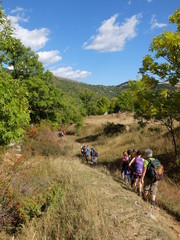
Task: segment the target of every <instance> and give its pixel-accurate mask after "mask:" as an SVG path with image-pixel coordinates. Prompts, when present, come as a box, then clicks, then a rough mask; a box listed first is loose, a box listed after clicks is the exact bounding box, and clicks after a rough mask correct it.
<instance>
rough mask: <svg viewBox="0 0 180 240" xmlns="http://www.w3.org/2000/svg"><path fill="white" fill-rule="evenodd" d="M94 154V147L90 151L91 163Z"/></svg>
mask: <svg viewBox="0 0 180 240" xmlns="http://www.w3.org/2000/svg"><path fill="white" fill-rule="evenodd" d="M93 152H94V149H93V147H91V150H90V156H91V161H92V160H93Z"/></svg>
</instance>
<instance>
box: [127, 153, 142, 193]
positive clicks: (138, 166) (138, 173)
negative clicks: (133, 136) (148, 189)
mask: <svg viewBox="0 0 180 240" xmlns="http://www.w3.org/2000/svg"><path fill="white" fill-rule="evenodd" d="M132 164H134V167H133V179H134V183H133V188H134V191H135V192H137V181H138V180H139V192H138V194H139V196H141V195H142V182H141V178H142V172H143V164H144V159H143V158H142V157H141V152H140V151H139V150H138V151H137V153H136V156H135V157H134V158H133V159H132V161H131V162H130V163H129V166H131V165H132Z"/></svg>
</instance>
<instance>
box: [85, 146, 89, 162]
mask: <svg viewBox="0 0 180 240" xmlns="http://www.w3.org/2000/svg"><path fill="white" fill-rule="evenodd" d="M85 157H86V162H87V163H88V160H89V146H88V145H87V148H86V151H85Z"/></svg>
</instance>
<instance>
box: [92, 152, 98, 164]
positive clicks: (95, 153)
mask: <svg viewBox="0 0 180 240" xmlns="http://www.w3.org/2000/svg"><path fill="white" fill-rule="evenodd" d="M97 157H98V153H97V152H96V151H95V150H94V151H93V156H92V161H93V163H94V164H96V163H97Z"/></svg>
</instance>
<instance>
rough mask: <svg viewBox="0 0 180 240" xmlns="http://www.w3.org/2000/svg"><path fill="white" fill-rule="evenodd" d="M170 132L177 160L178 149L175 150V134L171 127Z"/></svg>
mask: <svg viewBox="0 0 180 240" xmlns="http://www.w3.org/2000/svg"><path fill="white" fill-rule="evenodd" d="M170 132H171V135H172V139H173V144H174V153H175V159H176V160H177V157H178V151H177V144H176V138H175V135H174V130H173V128H171V130H170Z"/></svg>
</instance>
